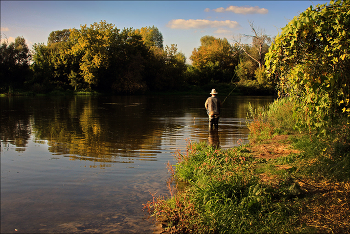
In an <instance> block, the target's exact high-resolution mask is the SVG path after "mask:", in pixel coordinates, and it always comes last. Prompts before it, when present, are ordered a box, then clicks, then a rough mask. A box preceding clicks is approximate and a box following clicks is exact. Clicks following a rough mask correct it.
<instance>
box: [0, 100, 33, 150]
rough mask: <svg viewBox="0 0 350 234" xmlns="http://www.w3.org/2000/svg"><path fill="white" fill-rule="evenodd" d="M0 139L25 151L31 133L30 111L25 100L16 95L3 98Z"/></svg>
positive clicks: (0, 113) (0, 115)
mask: <svg viewBox="0 0 350 234" xmlns="http://www.w3.org/2000/svg"><path fill="white" fill-rule="evenodd" d="M0 100H1V112H0V122H1V124H0V139H1V141H2V142H3V143H5V144H6V143H7V144H8V143H10V144H13V145H15V146H16V151H24V150H25V148H24V147H25V146H26V145H27V144H28V140H29V138H30V134H31V128H30V113H29V112H28V111H27V110H26V108H25V105H26V104H25V102H24V101H23V100H22V99H20V98H16V97H9V98H1V99H0Z"/></svg>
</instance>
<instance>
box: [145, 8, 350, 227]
mask: <svg viewBox="0 0 350 234" xmlns="http://www.w3.org/2000/svg"><path fill="white" fill-rule="evenodd" d="M349 11H350V4H349V2H348V1H334V2H333V1H332V2H330V4H324V5H320V6H317V7H310V8H308V9H307V10H306V11H305V12H303V13H301V14H300V15H299V16H297V17H295V18H294V19H293V20H292V21H291V22H290V23H289V24H287V25H286V27H285V28H283V31H282V33H281V35H279V36H278V37H277V38H276V39H275V41H274V43H273V44H272V45H271V47H270V48H269V52H268V53H267V54H266V56H265V58H266V63H265V64H266V70H267V74H266V76H268V77H270V79H277V80H278V91H279V98H278V99H276V100H275V102H273V103H272V104H270V105H269V106H267V107H265V108H260V109H258V110H253V109H252V108H251V109H250V111H249V113H248V119H249V121H248V124H247V125H248V128H249V130H250V144H248V145H241V146H240V147H236V148H233V149H229V150H222V149H216V148H215V147H213V146H210V145H208V144H207V143H205V142H202V143H190V144H189V145H188V149H187V151H186V152H178V153H177V154H176V155H175V156H176V159H177V163H176V165H174V166H173V165H168V168H169V171H170V172H172V175H173V176H172V177H171V179H172V180H169V183H168V186H169V191H170V197H167V198H166V197H157V196H155V195H154V197H153V200H152V201H149V202H148V203H147V204H145V208H146V209H148V211H149V212H150V214H151V215H153V216H155V218H156V220H157V221H158V223H161V224H162V227H163V229H162V230H163V231H164V232H169V233H350V231H349V230H350V201H349V197H350V108H349V100H350V89H349V87H350V77H349V74H350V73H349V67H350V52H349V51H348V45H349V42H350V32H349V30H347V25H349V23H350V15H349V14H348V12H349ZM183 183H185V184H186V186H184V187H181V188H180V187H179V186H178V185H179V184H183Z"/></svg>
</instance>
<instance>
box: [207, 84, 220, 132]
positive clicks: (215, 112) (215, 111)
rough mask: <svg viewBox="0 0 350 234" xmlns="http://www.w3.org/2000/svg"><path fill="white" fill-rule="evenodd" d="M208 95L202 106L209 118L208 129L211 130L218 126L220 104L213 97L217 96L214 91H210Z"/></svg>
mask: <svg viewBox="0 0 350 234" xmlns="http://www.w3.org/2000/svg"><path fill="white" fill-rule="evenodd" d="M210 94H211V97H209V98H208V99H207V100H206V101H205V104H204V105H205V109H207V113H208V116H209V129H213V127H214V128H216V129H217V128H218V124H219V116H220V108H221V102H220V100H219V99H218V98H217V97H216V96H215V95H217V94H218V93H217V92H216V90H215V89H212V90H211V93H210Z"/></svg>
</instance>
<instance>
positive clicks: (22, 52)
mask: <svg viewBox="0 0 350 234" xmlns="http://www.w3.org/2000/svg"><path fill="white" fill-rule="evenodd" d="M251 27H252V29H253V32H254V33H255V36H254V38H255V39H253V42H252V43H251V44H242V43H240V42H236V43H234V44H231V43H229V41H228V40H227V39H226V38H224V39H221V38H215V37H213V36H204V37H202V38H201V39H200V42H201V45H200V46H199V47H198V48H194V50H193V52H192V55H191V57H190V58H189V59H190V60H191V61H192V65H189V64H187V63H186V58H185V56H184V54H183V53H181V52H180V51H179V49H178V48H177V45H176V44H172V45H170V46H168V45H163V35H162V33H161V32H160V31H159V30H158V28H157V27H155V26H152V27H142V28H141V29H133V28H124V29H123V30H121V29H118V28H117V27H116V26H115V25H113V24H110V23H107V22H106V21H101V22H98V23H97V22H95V23H93V24H91V25H90V26H88V25H82V26H81V27H80V28H79V29H75V28H72V29H62V30H57V31H53V32H51V33H50V35H49V36H48V42H47V44H43V43H39V44H34V45H33V48H32V49H29V48H28V46H27V44H26V41H25V39H24V38H23V37H17V38H16V39H15V41H14V42H11V43H9V42H8V41H6V40H4V41H3V42H2V44H1V46H0V52H1V53H0V68H1V69H0V76H1V79H0V93H2V94H4V95H18V94H19V93H22V94H49V95H50V93H52V92H53V93H54V94H58V93H69V92H73V93H74V92H77V91H79V92H98V93H103V94H118V95H120V94H144V93H149V92H173V91H183V90H192V89H194V90H195V89H203V88H204V87H206V86H207V85H208V84H213V85H214V87H213V86H211V87H210V88H209V89H208V90H209V91H210V90H211V89H212V88H217V87H216V85H220V84H225V85H233V84H235V85H238V86H239V87H240V92H241V93H243V94H250V93H254V94H273V93H274V92H275V88H274V87H275V83H274V82H273V81H272V80H270V79H268V77H267V76H266V75H264V73H263V71H262V69H261V68H260V66H261V64H262V63H263V62H264V58H265V54H266V52H267V51H268V48H269V45H270V43H271V39H270V38H269V37H267V36H266V35H264V34H263V33H261V32H260V31H258V30H255V28H254V25H251ZM259 38H260V39H261V40H257V39H259ZM208 90H206V92H208Z"/></svg>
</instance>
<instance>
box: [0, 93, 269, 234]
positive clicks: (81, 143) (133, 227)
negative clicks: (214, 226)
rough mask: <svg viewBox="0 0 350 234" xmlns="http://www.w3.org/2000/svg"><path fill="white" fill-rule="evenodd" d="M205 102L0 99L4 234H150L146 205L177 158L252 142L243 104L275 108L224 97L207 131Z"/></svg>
mask: <svg viewBox="0 0 350 234" xmlns="http://www.w3.org/2000/svg"><path fill="white" fill-rule="evenodd" d="M206 98H207V97H205V96H204V97H203V96H107V97H106V96H98V97H85V96H74V97H1V98H0V104H1V106H0V124H1V128H0V137H1V232H2V233H47V232H50V233H53V232H55V233H71V232H75V233H84V232H85V233H93V232H99V233H152V232H154V231H155V227H154V225H153V223H152V222H151V220H149V219H147V213H146V212H145V211H143V204H145V203H147V201H149V200H151V199H152V196H151V193H152V194H157V195H164V196H167V195H168V192H167V189H166V180H167V179H168V178H169V176H170V174H169V173H168V172H167V169H166V163H167V162H168V161H170V163H172V164H174V163H175V160H174V157H173V153H174V152H175V151H177V150H181V151H184V150H186V145H187V142H188V141H197V142H199V141H206V142H208V143H210V144H215V145H219V146H220V147H221V148H224V149H227V148H230V147H235V146H237V145H238V144H242V143H243V144H244V143H248V130H247V128H246V114H247V111H248V105H249V103H251V104H252V106H253V107H255V108H256V107H258V106H262V105H266V104H268V103H270V102H272V101H273V97H235V96H230V97H229V98H227V100H226V101H225V103H224V105H223V108H222V114H221V119H220V122H219V130H218V132H214V133H212V132H210V131H208V118H207V115H206V111H205V109H204V102H205V100H206ZM219 98H220V96H219Z"/></svg>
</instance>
